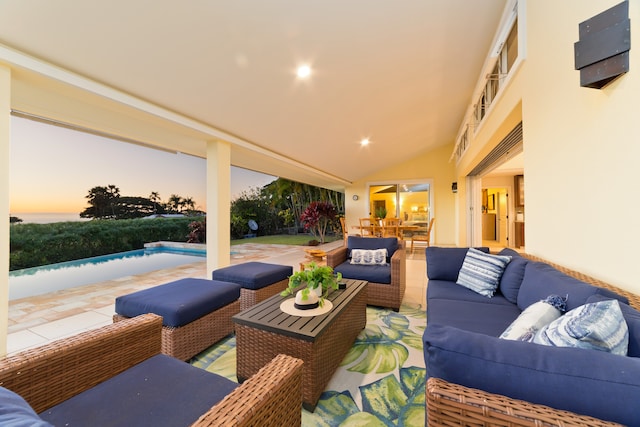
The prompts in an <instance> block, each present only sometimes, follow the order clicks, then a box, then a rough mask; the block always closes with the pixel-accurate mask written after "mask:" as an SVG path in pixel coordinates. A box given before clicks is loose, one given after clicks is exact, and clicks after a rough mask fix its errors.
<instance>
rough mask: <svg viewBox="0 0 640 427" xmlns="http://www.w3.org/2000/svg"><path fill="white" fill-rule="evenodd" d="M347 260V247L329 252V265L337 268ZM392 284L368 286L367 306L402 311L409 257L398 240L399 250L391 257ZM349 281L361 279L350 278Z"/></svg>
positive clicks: (402, 242) (402, 243) (403, 244)
mask: <svg viewBox="0 0 640 427" xmlns="http://www.w3.org/2000/svg"><path fill="white" fill-rule="evenodd" d="M346 260H347V247H346V246H343V247H340V248H336V249H334V250H332V251H329V252H327V265H328V266H330V267H332V268H335V267H336V266H338V265H340V264H342V263H343V262H345V261H346ZM390 268H391V283H390V284H389V283H373V282H369V284H368V285H367V305H373V306H378V307H388V308H391V309H393V310H394V311H398V310H400V305H401V304H402V298H403V297H404V292H405V289H406V287H407V283H406V271H407V256H406V252H405V242H404V241H403V240H398V249H397V250H396V251H395V253H394V254H393V256H392V257H391V266H390ZM348 279H361V278H360V277H348Z"/></svg>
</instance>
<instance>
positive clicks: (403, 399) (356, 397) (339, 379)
mask: <svg viewBox="0 0 640 427" xmlns="http://www.w3.org/2000/svg"><path fill="white" fill-rule="evenodd" d="M425 327H426V315H425V308H424V307H422V306H419V305H407V304H403V306H402V307H401V308H400V311H399V312H398V313H395V312H393V311H391V310H386V309H380V308H374V307H367V326H366V327H365V329H364V330H362V332H361V333H360V335H359V336H358V338H357V339H356V341H355V343H354V344H353V347H351V350H350V351H349V353H348V354H347V356H346V357H345V358H344V360H343V361H342V364H341V365H340V367H339V368H338V369H337V370H336V372H335V374H334V375H333V377H332V379H331V381H330V382H329V384H328V385H327V389H326V390H325V391H324V393H323V394H322V396H321V397H320V400H319V402H318V405H317V407H316V409H315V411H314V412H313V413H311V412H308V411H306V410H304V409H303V410H302V425H303V426H305V427H334V426H335V427H337V426H348V427H356V426H358V427H359V426H367V427H369V426H371V427H376V426H385V427H389V426H397V427H420V426H424V420H425V390H424V387H425V365H424V356H423V353H422V333H423V332H424V329H425ZM235 346H236V343H235V337H230V338H227V339H225V340H223V341H221V342H219V343H218V344H216V345H214V346H213V347H210V348H209V349H207V350H205V351H204V352H202V353H201V354H199V355H198V356H196V357H195V358H194V359H192V360H191V364H192V365H194V366H197V367H199V368H202V369H206V370H207V371H210V372H214V373H216V374H219V375H222V376H225V377H227V378H229V379H230V380H232V381H237V379H236V351H235V350H236V349H235ZM283 427H284V426H283Z"/></svg>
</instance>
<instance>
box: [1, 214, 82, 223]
mask: <svg viewBox="0 0 640 427" xmlns="http://www.w3.org/2000/svg"><path fill="white" fill-rule="evenodd" d="M10 216H15V217H18V218H20V219H21V220H22V222H21V223H20V224H51V223H53V222H67V221H90V220H91V218H80V213H74V212H15V213H13V212H12V213H11V214H10Z"/></svg>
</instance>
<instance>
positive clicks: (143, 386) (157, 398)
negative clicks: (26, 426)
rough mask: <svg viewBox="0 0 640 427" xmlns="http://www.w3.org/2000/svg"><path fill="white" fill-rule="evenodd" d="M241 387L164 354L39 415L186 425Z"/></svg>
mask: <svg viewBox="0 0 640 427" xmlns="http://www.w3.org/2000/svg"><path fill="white" fill-rule="evenodd" d="M237 386H238V385H237V384H236V383H234V382H232V381H230V380H228V379H226V378H224V377H221V376H219V375H216V374H213V373H211V372H207V371H205V370H204V369H199V368H196V367H194V366H191V365H189V364H188V363H185V362H182V361H180V360H177V359H174V358H173V357H169V356H166V355H163V354H160V355H157V356H154V357H152V358H149V359H147V360H145V361H144V362H142V363H139V364H137V365H135V366H133V367H132V368H130V369H127V370H126V371H124V372H122V373H121V374H119V375H116V376H115V377H112V378H110V379H108V380H107V381H104V382H103V383H100V384H98V385H97V386H95V387H93V388H90V389H89V390H87V391H85V392H83V393H80V394H78V395H76V396H74V397H72V398H71V399H68V400H66V401H64V402H62V403H60V404H59V405H56V406H54V407H53V408H50V409H48V410H46V411H44V412H42V413H40V417H42V419H44V420H46V421H48V422H50V423H51V424H53V425H56V426H101V427H116V426H122V427H130V426H188V425H191V424H192V423H193V422H195V421H196V420H197V419H198V418H199V417H200V416H201V415H202V414H204V413H205V412H206V411H208V410H209V408H211V407H212V406H214V405H215V404H216V403H218V402H219V401H220V400H222V399H223V398H224V397H225V396H226V395H227V394H229V393H231V391H233V390H234V389H235V388H236V387H237Z"/></svg>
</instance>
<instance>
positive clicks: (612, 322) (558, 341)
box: [533, 299, 629, 356]
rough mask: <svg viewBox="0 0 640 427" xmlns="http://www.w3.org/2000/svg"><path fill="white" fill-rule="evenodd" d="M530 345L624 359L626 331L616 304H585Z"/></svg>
mask: <svg viewBox="0 0 640 427" xmlns="http://www.w3.org/2000/svg"><path fill="white" fill-rule="evenodd" d="M533 342H534V343H537V344H543V345H551V346H555V347H575V348H585V349H591V350H600V351H607V352H610V353H613V354H618V355H621V356H626V355H627V349H628V346H629V329H628V327H627V323H626V321H625V320H624V317H623V316H622V310H621V309H620V304H619V303H618V301H617V300H615V299H611V300H606V301H598V302H594V303H590V304H584V305H581V306H579V307H576V308H574V309H573V310H571V311H569V312H568V313H567V314H565V315H564V316H562V317H560V318H559V319H557V320H554V321H553V322H551V323H550V324H548V325H547V326H544V327H543V328H542V329H540V330H539V331H538V333H537V334H536V335H535V337H534V338H533Z"/></svg>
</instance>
